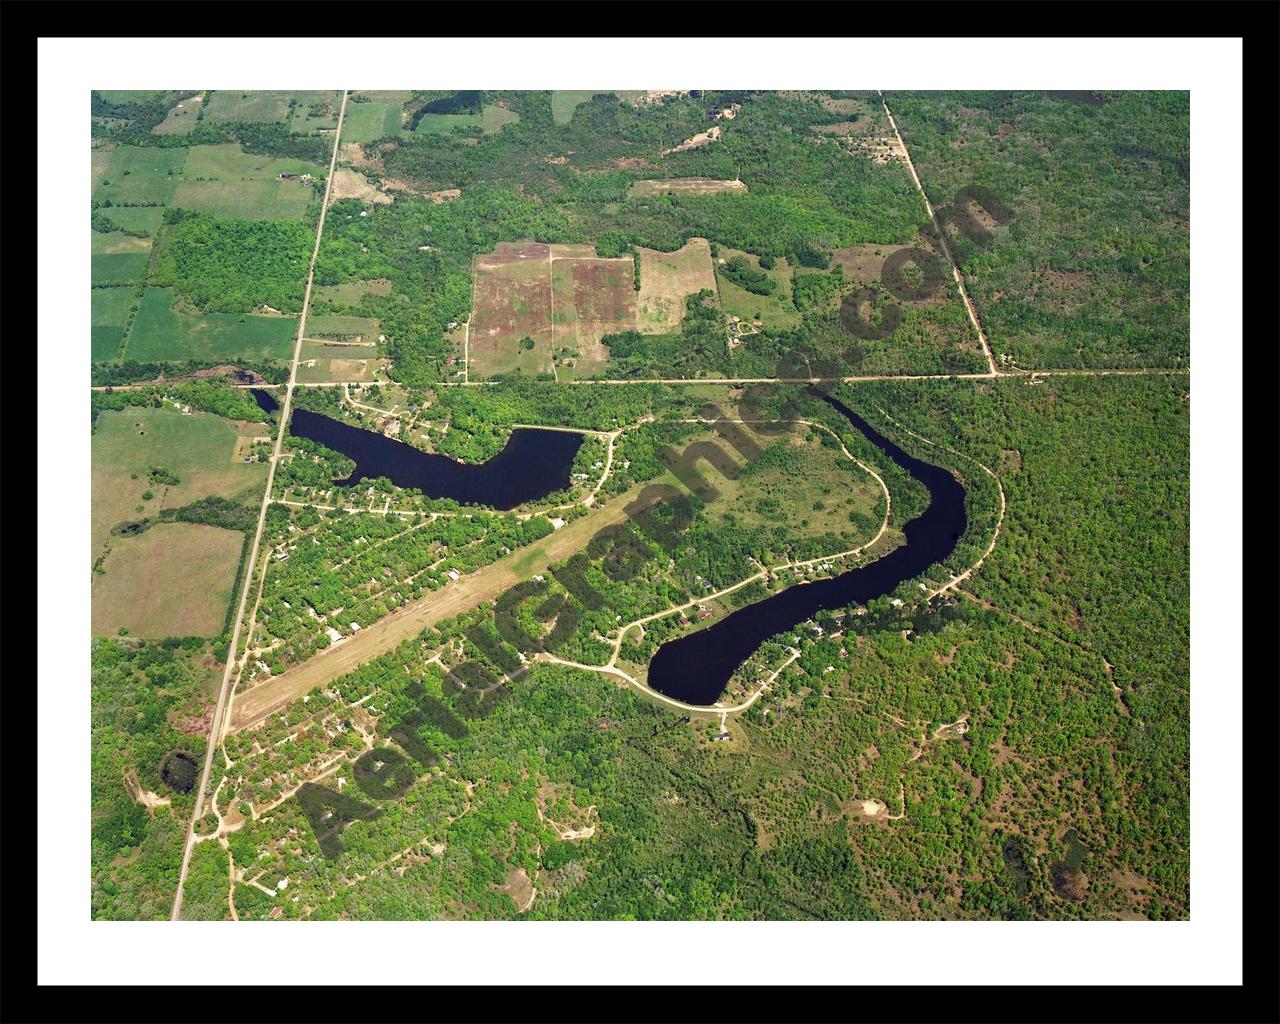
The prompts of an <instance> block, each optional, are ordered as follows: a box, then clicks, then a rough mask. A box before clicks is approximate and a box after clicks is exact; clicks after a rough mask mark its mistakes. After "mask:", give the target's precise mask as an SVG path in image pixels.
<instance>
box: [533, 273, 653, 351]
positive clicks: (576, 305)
mask: <svg viewBox="0 0 1280 1024" xmlns="http://www.w3.org/2000/svg"><path fill="white" fill-rule="evenodd" d="M633 267H634V264H633V262H632V258H631V257H629V256H627V257H623V258H621V259H601V258H599V257H588V258H567V259H566V258H561V259H554V260H552V263H551V329H552V344H553V346H554V348H555V351H556V352H557V354H558V355H559V358H560V359H561V361H562V362H563V361H567V365H568V368H571V369H572V370H573V371H574V373H575V375H576V376H584V375H587V374H590V373H594V372H596V371H598V370H601V369H603V368H604V365H605V363H606V362H608V359H609V351H608V349H606V348H605V347H604V346H603V345H602V344H600V339H601V338H602V337H603V336H604V335H606V334H614V333H617V332H619V331H630V330H633V329H634V328H635V319H636V291H635V287H634V284H633V278H634V270H633Z"/></svg>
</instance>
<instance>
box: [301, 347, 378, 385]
mask: <svg viewBox="0 0 1280 1024" xmlns="http://www.w3.org/2000/svg"><path fill="white" fill-rule="evenodd" d="M386 362H387V361H386V360H385V359H381V358H379V357H378V355H377V349H375V348H372V347H369V348H357V347H354V346H353V347H351V348H347V349H338V348H334V347H332V346H327V345H314V344H308V343H306V342H304V343H303V346H302V361H301V362H300V363H298V380H300V381H301V382H302V383H304V384H324V383H327V382H329V381H341V380H345V381H352V380H360V381H373V380H378V379H379V377H378V371H379V370H380V369H381V368H382V367H383V366H384V365H385V364H386ZM383 379H385V378H383Z"/></svg>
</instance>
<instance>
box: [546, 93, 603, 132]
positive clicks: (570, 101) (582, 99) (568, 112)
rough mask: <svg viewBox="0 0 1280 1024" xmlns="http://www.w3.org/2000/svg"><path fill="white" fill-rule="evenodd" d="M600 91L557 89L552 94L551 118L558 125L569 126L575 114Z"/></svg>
mask: <svg viewBox="0 0 1280 1024" xmlns="http://www.w3.org/2000/svg"><path fill="white" fill-rule="evenodd" d="M599 91H600V90H598V89H556V90H555V91H553V92H552V93H551V118H552V120H554V121H555V123H556V124H568V123H569V122H570V121H572V120H573V112H574V111H575V110H577V109H578V107H579V106H580V105H581V104H583V103H586V102H587V100H589V99H591V97H592V96H594V95H595V94H596V93H597V92H599Z"/></svg>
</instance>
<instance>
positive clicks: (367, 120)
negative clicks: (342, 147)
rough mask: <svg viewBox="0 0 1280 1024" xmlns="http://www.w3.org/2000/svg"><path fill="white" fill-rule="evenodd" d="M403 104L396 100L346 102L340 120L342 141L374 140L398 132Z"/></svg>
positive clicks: (401, 119)
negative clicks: (343, 116) (344, 111)
mask: <svg viewBox="0 0 1280 1024" xmlns="http://www.w3.org/2000/svg"><path fill="white" fill-rule="evenodd" d="M403 113H404V105H403V104H402V103H398V102H390V103H388V102H378V101H373V100H371V101H370V102H368V103H351V102H348V103H347V116H346V119H345V120H344V121H343V122H342V141H343V142H374V141H375V140H377V139H381V138H384V137H386V136H391V137H395V136H396V135H399V134H400V125H401V122H402V121H403Z"/></svg>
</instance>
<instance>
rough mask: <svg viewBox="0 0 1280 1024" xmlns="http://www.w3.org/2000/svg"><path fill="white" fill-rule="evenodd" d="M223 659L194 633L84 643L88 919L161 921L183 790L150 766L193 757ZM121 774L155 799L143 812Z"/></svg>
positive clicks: (169, 897)
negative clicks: (89, 809) (88, 741)
mask: <svg viewBox="0 0 1280 1024" xmlns="http://www.w3.org/2000/svg"><path fill="white" fill-rule="evenodd" d="M225 653H226V652H225V651H218V650H217V649H216V645H214V646H211V645H210V642H209V641H206V640H203V639H200V638H198V637H191V638H187V639H182V638H173V639H170V640H163V641H141V640H133V639H130V638H127V637H125V638H114V637H98V638H95V639H94V641H93V646H92V659H91V675H92V683H93V741H92V750H93V797H92V806H93V830H92V839H91V843H92V847H91V848H92V851H93V852H92V874H93V898H92V907H93V910H92V912H93V917H94V919H95V920H99V919H101V920H128V921H133V920H144V921H145V920H156V921H163V920H167V919H168V916H169V909H170V905H171V904H172V902H173V896H174V890H175V888H176V886H177V881H178V867H179V865H180V863H181V860H182V844H183V840H184V838H185V835H186V829H187V819H188V818H189V817H190V815H191V809H192V800H193V794H188V793H181V792H176V791H174V790H173V789H172V788H171V787H169V786H167V785H166V784H165V782H164V780H163V779H162V777H161V774H160V766H161V763H162V761H163V760H164V758H165V757H166V755H168V754H170V753H171V752H173V751H175V750H177V751H185V752H187V753H188V754H189V755H190V756H191V757H193V758H195V759H196V761H197V762H199V761H202V760H203V758H204V749H205V737H204V735H203V734H202V732H201V731H200V729H201V728H205V729H207V725H204V726H201V725H200V724H199V723H200V721H201V716H203V714H204V712H205V710H206V708H207V707H209V706H210V697H209V694H210V691H211V688H212V686H213V685H216V677H215V675H214V667H215V666H216V667H217V668H221V660H220V659H221V658H222V657H225ZM179 726H181V727H182V728H178V727H179ZM126 778H129V779H131V780H136V785H138V786H140V787H141V790H143V791H146V792H148V793H153V794H155V795H156V796H157V797H159V798H160V799H161V800H163V801H164V803H162V804H160V805H159V806H155V807H146V806H144V805H143V804H141V803H140V802H138V800H137V799H135V797H134V796H133V795H131V793H130V789H129V783H128V782H127V781H126ZM224 861H225V858H224ZM224 894H225V882H224Z"/></svg>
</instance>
